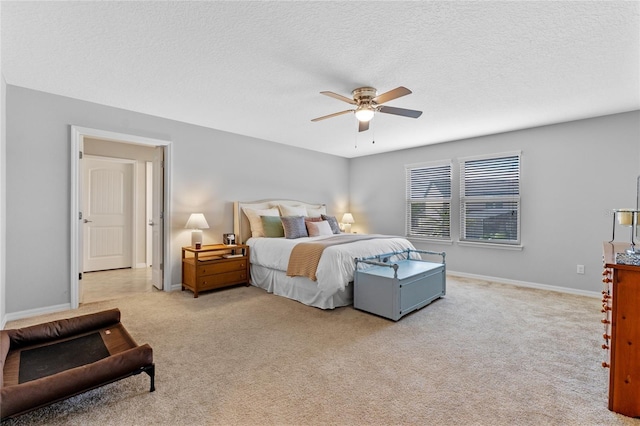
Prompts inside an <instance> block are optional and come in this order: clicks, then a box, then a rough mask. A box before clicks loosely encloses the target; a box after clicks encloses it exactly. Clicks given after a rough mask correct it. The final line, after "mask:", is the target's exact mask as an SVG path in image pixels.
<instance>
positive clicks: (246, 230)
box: [233, 199, 326, 244]
mask: <svg viewBox="0 0 640 426" xmlns="http://www.w3.org/2000/svg"><path fill="white" fill-rule="evenodd" d="M278 205H285V206H292V207H298V206H302V207H307V208H311V209H319V208H322V207H325V208H326V205H325V204H322V203H307V202H305V201H297V200H280V199H273V200H271V199H266V200H259V201H248V202H242V201H235V202H234V203H233V233H234V234H236V239H237V240H238V241H239V242H240V243H241V244H244V243H245V242H246V241H247V240H248V239H249V238H251V226H250V225H249V219H248V218H247V215H245V214H244V212H243V211H242V208H243V207H245V208H249V209H257V210H263V209H268V208H273V207H277V206H278Z"/></svg>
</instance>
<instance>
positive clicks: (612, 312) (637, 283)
mask: <svg viewBox="0 0 640 426" xmlns="http://www.w3.org/2000/svg"><path fill="white" fill-rule="evenodd" d="M628 248H629V243H604V272H603V273H602V276H603V280H602V281H603V283H604V290H603V291H602V312H603V314H604V318H603V319H602V323H603V324H604V334H603V337H604V340H605V343H604V344H603V345H602V348H603V349H605V350H606V351H607V354H608V359H607V360H606V361H604V362H603V363H602V366H603V367H605V368H607V367H608V368H609V409H610V410H611V411H615V412H616V413H620V414H624V415H625V416H629V417H640V266H631V265H619V264H616V262H615V259H616V253H624V251H625V250H626V249H628Z"/></svg>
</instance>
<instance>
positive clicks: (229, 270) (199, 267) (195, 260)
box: [182, 244, 250, 297]
mask: <svg viewBox="0 0 640 426" xmlns="http://www.w3.org/2000/svg"><path fill="white" fill-rule="evenodd" d="M249 280H250V273H249V246H247V245H243V244H238V245H235V246H227V245H224V244H214V245H206V246H202V248H201V249H195V248H193V247H182V290H185V289H189V290H191V291H193V297H198V293H199V292H201V291H204V290H213V289H217V288H223V287H229V286H233V285H236V284H246V285H249V283H250V281H249Z"/></svg>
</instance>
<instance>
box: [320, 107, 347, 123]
mask: <svg viewBox="0 0 640 426" xmlns="http://www.w3.org/2000/svg"><path fill="white" fill-rule="evenodd" d="M348 112H353V110H352V109H347V110H344V111H340V112H334V113H333V114H329V115H323V116H322V117H318V118H314V119H313V120H311V121H320V120H326V119H327V118H331V117H337V116H339V115H342V114H346V113H348Z"/></svg>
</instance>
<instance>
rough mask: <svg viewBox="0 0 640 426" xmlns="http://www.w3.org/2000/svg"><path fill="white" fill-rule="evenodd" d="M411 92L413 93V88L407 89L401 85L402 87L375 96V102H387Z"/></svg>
mask: <svg viewBox="0 0 640 426" xmlns="http://www.w3.org/2000/svg"><path fill="white" fill-rule="evenodd" d="M410 93H412V92H411V90H409V89H407V88H406V87H404V86H400V87H396V88H395V89H393V90H389V91H388V92H385V93H383V94H382V95H378V96H376V97H375V98H373V102H375V103H377V104H378V105H379V104H383V103H385V102H389V101H391V100H393V99H397V98H399V97H401V96H406V95H409V94H410Z"/></svg>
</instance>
